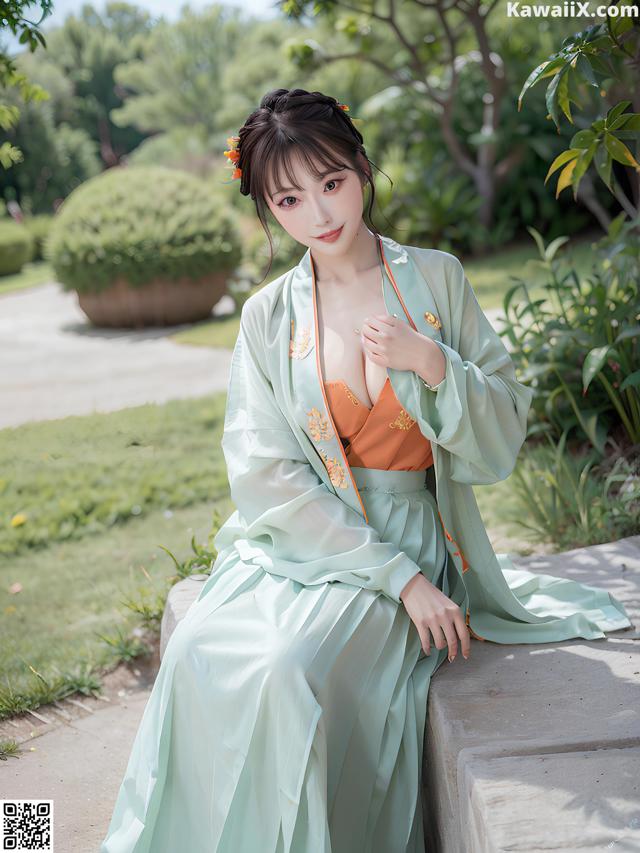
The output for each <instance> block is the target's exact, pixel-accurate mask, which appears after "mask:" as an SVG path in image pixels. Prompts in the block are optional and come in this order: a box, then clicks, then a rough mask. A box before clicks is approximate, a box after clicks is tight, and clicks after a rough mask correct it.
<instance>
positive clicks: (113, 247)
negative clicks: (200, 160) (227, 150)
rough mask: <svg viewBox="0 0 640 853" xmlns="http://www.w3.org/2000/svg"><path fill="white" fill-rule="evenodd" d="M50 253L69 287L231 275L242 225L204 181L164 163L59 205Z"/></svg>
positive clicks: (130, 169)
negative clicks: (168, 166)
mask: <svg viewBox="0 0 640 853" xmlns="http://www.w3.org/2000/svg"><path fill="white" fill-rule="evenodd" d="M45 256H46V257H47V259H48V260H49V261H50V263H51V264H52V266H53V269H54V271H55V274H56V277H57V279H58V281H59V282H60V283H61V285H62V286H63V288H64V289H65V290H76V291H77V292H78V294H82V293H100V292H102V291H105V290H107V289H109V288H110V287H112V286H113V285H114V284H115V283H116V282H122V281H124V282H126V284H127V286H128V287H129V288H143V287H145V286H146V285H149V284H152V283H154V282H157V281H158V280H161V281H163V282H171V281H175V282H186V283H185V284H183V286H184V287H186V286H188V281H189V280H193V281H199V280H202V279H203V277H206V276H208V275H211V274H212V273H221V272H222V273H229V272H231V271H232V270H234V269H235V267H236V266H237V265H238V263H239V262H240V260H241V242H240V235H239V233H238V230H237V227H236V224H235V222H234V220H233V219H232V218H231V215H230V214H229V213H228V212H227V211H226V210H225V208H224V207H223V205H222V204H221V203H220V200H219V198H216V196H215V195H214V194H213V193H212V192H211V191H210V190H209V189H208V188H207V186H206V185H205V184H204V183H203V182H202V181H201V180H200V179H198V178H196V177H194V176H193V175H190V174H187V173H185V172H181V171H178V170H176V169H169V168H165V167H162V166H119V167H116V168H113V169H109V170H108V171H106V172H103V173H102V174H100V175H98V176H97V177H95V178H90V179H89V180H88V181H85V183H83V184H81V185H80V186H79V187H78V188H77V189H75V190H74V191H73V192H72V193H71V194H70V195H69V196H68V197H67V198H66V199H65V200H64V202H63V203H62V204H61V205H60V207H59V208H58V211H57V213H56V216H55V218H54V223H53V227H52V229H51V233H50V235H49V239H48V240H47V244H46V249H45Z"/></svg>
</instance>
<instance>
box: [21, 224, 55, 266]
mask: <svg viewBox="0 0 640 853" xmlns="http://www.w3.org/2000/svg"><path fill="white" fill-rule="evenodd" d="M52 224H53V216H52V215H51V214H48V213H40V214H38V215H37V216H25V218H24V227H25V228H26V229H27V230H28V231H29V233H30V234H31V236H32V237H33V239H34V242H35V250H34V253H33V258H32V260H34V261H41V260H43V259H44V245H45V242H46V239H47V237H48V236H49V233H50V231H51V226H52Z"/></svg>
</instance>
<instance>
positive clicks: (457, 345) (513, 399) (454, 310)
mask: <svg viewBox="0 0 640 853" xmlns="http://www.w3.org/2000/svg"><path fill="white" fill-rule="evenodd" d="M447 258H448V261H449V263H447V264H444V265H443V271H442V274H443V275H446V276H447V292H448V294H449V316H450V317H451V321H450V322H451V336H452V339H451V344H447V343H444V342H443V341H439V340H435V341H434V342H435V344H436V345H437V346H438V347H439V348H440V349H441V350H442V352H443V354H444V356H445V360H446V373H445V376H444V378H443V379H442V381H441V382H440V383H438V385H437V386H436V387H435V388H434V389H428V388H426V386H425V385H424V383H423V382H422V380H421V379H420V377H419V376H418V375H417V374H416V373H414V372H413V371H411V372H410V373H411V376H412V382H411V394H412V403H413V408H414V410H415V413H414V412H412V414H414V416H415V417H416V420H417V421H418V424H419V427H420V430H421V432H422V433H423V435H425V436H426V437H427V438H428V439H429V440H430V441H434V442H436V443H437V444H439V445H440V446H441V447H443V448H445V449H446V450H447V451H448V452H449V453H450V454H451V479H453V480H455V481H456V482H459V483H466V484H469V485H471V484H478V485H480V484H486V483H495V482H498V481H499V480H504V479H506V478H507V477H508V476H509V474H510V473H511V471H512V470H513V468H514V467H515V463H516V459H517V457H518V453H519V451H520V448H521V447H522V444H523V442H524V439H525V436H526V429H527V413H528V411H529V408H530V405H531V400H532V398H533V390H532V389H531V388H529V387H527V386H526V385H523V384H522V383H521V382H519V381H518V380H517V379H516V375H515V367H514V364H513V361H512V359H511V356H510V355H509V352H508V351H507V349H506V347H505V346H504V344H503V343H502V340H501V338H500V336H499V335H498V333H497V332H496V331H495V329H494V328H493V326H492V325H491V323H490V322H489V320H488V319H487V317H486V316H485V314H484V312H483V311H482V308H481V307H480V305H479V304H478V300H477V299H476V296H475V293H474V292H473V289H472V287H471V285H470V284H469V280H468V279H467V276H466V275H465V272H464V269H463V267H462V264H461V263H460V261H459V260H458V259H457V258H456V257H455V256H454V255H448V254H447Z"/></svg>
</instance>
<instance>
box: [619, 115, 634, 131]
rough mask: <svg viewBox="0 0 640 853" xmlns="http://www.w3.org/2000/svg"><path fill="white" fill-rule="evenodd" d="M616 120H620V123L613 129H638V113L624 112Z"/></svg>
mask: <svg viewBox="0 0 640 853" xmlns="http://www.w3.org/2000/svg"><path fill="white" fill-rule="evenodd" d="M618 121H621V124H619V125H618V127H616V128H614V129H615V130H620V129H621V128H624V130H633V131H638V130H640V113H625V114H624V115H621V116H619V117H618V118H617V119H616V122H618Z"/></svg>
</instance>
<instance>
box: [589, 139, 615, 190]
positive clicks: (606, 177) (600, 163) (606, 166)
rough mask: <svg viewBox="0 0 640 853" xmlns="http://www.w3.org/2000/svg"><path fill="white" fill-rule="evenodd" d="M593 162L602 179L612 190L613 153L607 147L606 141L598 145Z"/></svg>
mask: <svg viewBox="0 0 640 853" xmlns="http://www.w3.org/2000/svg"><path fill="white" fill-rule="evenodd" d="M593 162H594V165H595V167H596V171H597V172H598V174H599V175H600V179H601V180H602V181H603V183H604V184H605V185H606V186H607V188H608V189H609V190H611V154H609V152H608V151H607V149H606V148H605V146H604V143H600V144H599V145H598V147H597V149H596V153H595V156H594V158H593Z"/></svg>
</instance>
